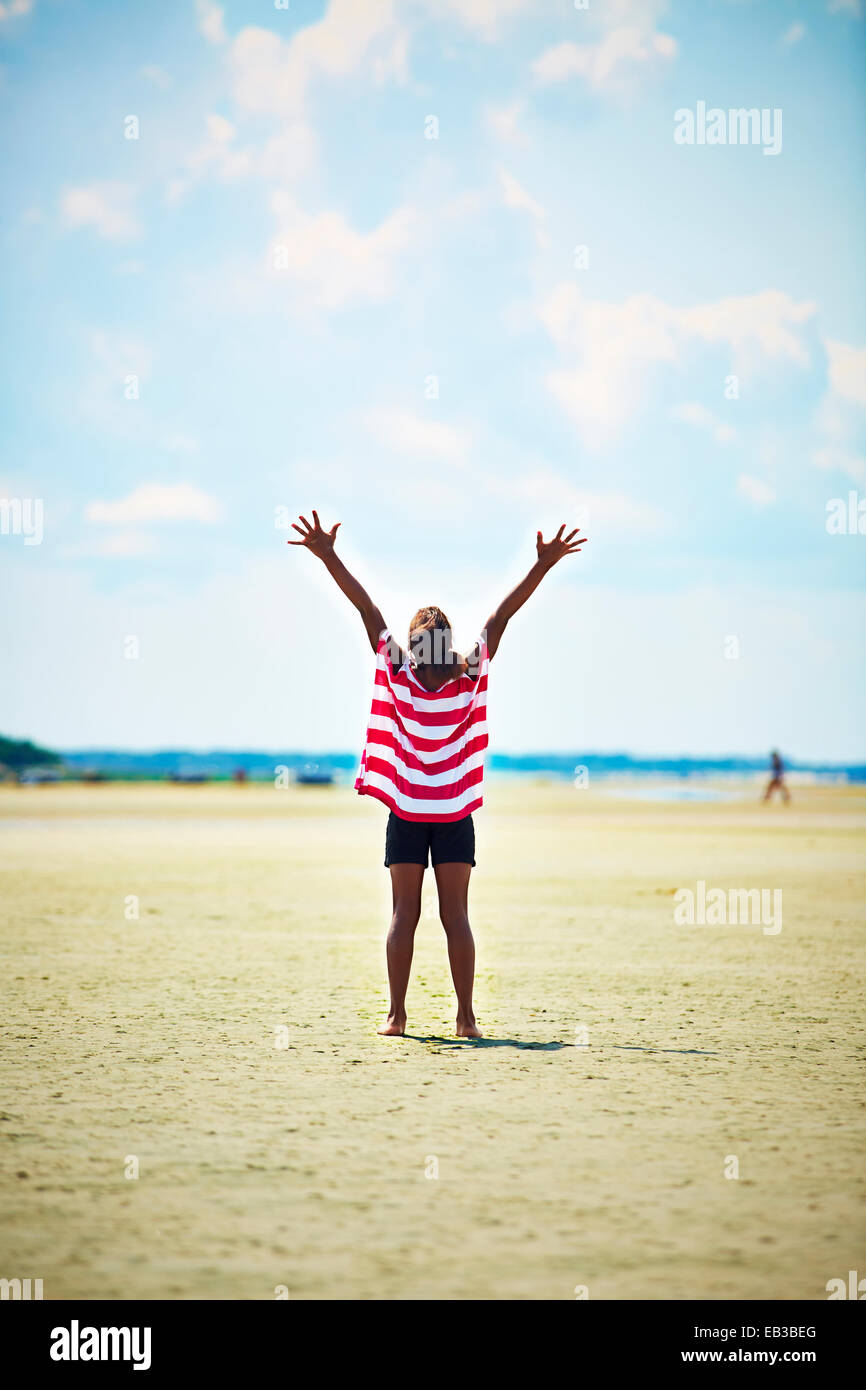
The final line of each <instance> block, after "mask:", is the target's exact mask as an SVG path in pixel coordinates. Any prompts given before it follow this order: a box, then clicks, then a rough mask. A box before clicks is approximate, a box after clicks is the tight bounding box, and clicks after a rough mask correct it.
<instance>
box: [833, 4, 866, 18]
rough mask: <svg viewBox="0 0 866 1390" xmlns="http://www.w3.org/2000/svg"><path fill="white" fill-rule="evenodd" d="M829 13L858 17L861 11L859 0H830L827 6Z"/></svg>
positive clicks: (861, 6)
mask: <svg viewBox="0 0 866 1390" xmlns="http://www.w3.org/2000/svg"><path fill="white" fill-rule="evenodd" d="M827 8H828V9H829V11H830V13H831V14H850V15H853V16H854V18H855V19H859V18H860V16H861V14H862V13H863V5H862V3H861V0H830V3H829V5H828V7H827Z"/></svg>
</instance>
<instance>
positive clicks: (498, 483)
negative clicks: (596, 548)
mask: <svg viewBox="0 0 866 1390" xmlns="http://www.w3.org/2000/svg"><path fill="white" fill-rule="evenodd" d="M485 482H486V484H487V487H488V490H489V491H490V492H492V493H494V494H498V495H499V496H502V497H506V498H508V499H509V500H511V501H513V502H522V503H531V505H532V508H533V511H534V512H536V513H537V514H538V515H539V516H548V517H550V518H551V521H550V523H549V524H550V525H554V524H555V526H559V525H560V523H561V522H563V521H564V522H565V523H566V525H567V527H568V528H569V529H571V527H573V526H579V527H580V529H581V531H586V530H587V529H588V528H590V527H596V528H597V529H598V531H604V532H606V533H608V534H613V533H617V532H619V533H629V534H636V533H639V532H640V533H643V532H647V531H659V530H663V529H664V528H665V527H666V526H667V524H668V522H667V518H666V516H665V514H664V512H662V511H661V510H660V509H659V508H658V507H656V506H653V505H652V504H651V503H648V502H642V501H640V500H639V499H638V498H635V497H629V496H628V495H627V494H625V493H622V492H593V491H589V490H587V489H585V488H581V487H578V486H577V485H575V484H574V483H573V482H571V481H570V480H569V479H568V478H564V477H563V476H562V475H561V474H559V473H555V472H553V471H552V470H551V469H549V468H543V467H541V468H533V470H532V472H531V473H523V474H521V475H520V476H519V477H517V478H502V477H499V476H494V475H492V474H488V475H487V476H486V478H485ZM554 514H555V515H556V518H557V520H556V522H555V523H554V522H553V520H552V518H553V516H554ZM546 539H548V540H549V539H550V538H549V537H546Z"/></svg>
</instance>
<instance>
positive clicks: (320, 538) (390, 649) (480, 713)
mask: <svg viewBox="0 0 866 1390" xmlns="http://www.w3.org/2000/svg"><path fill="white" fill-rule="evenodd" d="M299 519H300V522H301V525H300V526H297V525H294V523H293V526H294V530H296V531H297V532H298V534H299V535H300V536H301V540H299V541H289V542H288V544H289V545H304V546H306V547H307V549H308V550H311V551H312V552H313V554H314V555H317V556H318V557H319V559H320V560H321V561H322V562H323V564H324V566H325V568H326V570H327V571H328V573H329V574H330V575H331V577H332V579H333V580H334V581H335V582H336V584H337V585H338V587H339V588H340V589H342V591H343V593H344V594H345V595H346V598H347V599H348V600H349V602H350V603H352V604H354V606H355V608H357V610H358V612H359V613H360V615H361V618H362V620H363V623H364V627H365V629H366V632H367V637H368V639H369V642H370V646H371V647H372V648H373V651H374V652H375V653H376V676H375V683H374V687H373V704H372V708H371V710H370V720H369V725H368V728H367V740H366V744H365V747H364V752H363V754H362V757H361V767H360V770H359V772H358V776H357V779H356V781H355V789H356V791H358V792H359V793H360V795H361V796H374V797H376V799H377V800H378V801H382V802H384V804H385V805H386V806H387V807H388V808H389V811H390V815H389V817H388V825H387V828H386V831H385V867H386V868H388V869H390V871H391V894H392V900H393V913H392V917H391V926H390V929H389V931H388V940H387V958H388V980H389V983H390V987H391V1002H390V1005H389V1008H388V1017H387V1019H386V1021H385V1022H384V1023H383V1024H382V1026H381V1028H380V1029H379V1032H380V1033H383V1034H385V1035H386V1036H394V1037H397V1036H400V1035H401V1034H403V1033H405V1031H406V990H407V988H408V985H409V972H410V970H411V967H412V953H413V949H414V943H415V928H416V927H417V925H418V919H419V917H420V915H421V884H422V881H423V878H424V870H425V869H426V868H427V862H428V854H429V857H430V860H431V862H432V864H433V873H434V874H435V876H436V891H437V893H438V895H439V916H440V918H441V920H442V925H443V927H444V928H445V935H446V937H447V939H448V959H449V962H450V965H451V978H452V980H453V981H454V989H455V992H456V994H457V1026H456V1033H457V1036H458V1037H459V1038H480V1037H481V1032H480V1029H479V1028H478V1025H477V1023H476V1022H475V1014H474V1012H473V1005H472V990H473V984H474V979H475V942H474V940H473V937H472V931H471V928H470V926H469V909H468V896H469V875H470V873H471V872H472V869H473V867H474V865H475V827H474V825H473V822H472V812H473V811H476V810H477V809H478V807H479V806H480V805H481V802H482V785H481V784H482V779H483V776H484V750H485V748H486V747H487V675H488V669H489V665H490V661H491V659H492V658H493V657H494V656H495V654H496V650H497V648H498V646H499V643H500V641H501V639H502V634H503V632H504V631H505V627H506V625H507V623H508V621H509V619H511V618H513V617H514V614H515V613H516V612H517V610H518V609H519V608H522V607H523V605H524V603H525V602H526V600H527V599H528V598H529V596H530V594H532V593H534V591H535V590H536V589H537V587H538V585H539V584H540V583H541V581H542V579H543V578H544V576H545V575H546V574H547V572H548V570H550V569H552V568H553V566H554V565H555V564H556V563H557V561H558V560H561V559H562V558H563V556H564V555H572V554H574V552H575V551H577V550H579V548H580V546H582V545H583V544H584V541H585V539H586V538H585V537H583V538H582V539H581V540H576V539H575V537H576V536H577V534H578V533H577V528H575V530H573V531H570V532H569V533H568V535H565V534H564V532H565V526H564V525H562V526H560V528H559V530H558V531H557V533H556V535H555V536H554V537H553V540H550V541H547V542H545V541H544V540H543V538H542V535H541V532H540V531H539V532H538V536H537V541H536V550H537V552H538V558H537V560H536V561H535V564H534V565H533V566H532V568H531V570H530V571H529V573H528V574H527V576H526V578H525V579H523V580H521V582H520V583H519V584H518V585H517V587H516V588H515V589H512V591H511V593H510V594H509V595H508V597H507V598H505V599H503V601H502V603H500V605H499V607H498V608H497V609H496V610H495V612H493V613H492V614H491V615H490V617H489V618H488V620H487V624H486V626H485V628H484V631H483V632H482V633H481V635H480V636H479V638H478V641H477V642H476V643H475V646H474V647H473V648H472V650H471V652H470V653H469V655H468V656H461V655H460V654H459V652H455V651H454V650H453V648H452V645H451V641H452V637H451V624H450V622H449V621H448V619H447V618H446V616H445V614H444V613H443V612H442V610H441V608H436V607H434V606H430V607H427V608H419V609H418V612H417V613H416V614H415V616H414V618H413V619H412V621H411V623H410V624H409V651H408V653H407V652H405V651H403V649H402V648H401V647H400V646H399V644H398V643H397V642H396V640H395V638H394V637H393V636H392V634H391V632H390V630H389V629H388V627H387V626H386V625H385V619H384V618H383V617H382V614H381V612H380V611H379V609H378V608H377V607H376V605H375V604H374V603H373V600H372V599H371V598H370V596H369V594H368V593H367V592H366V590H365V589H363V588H362V587H361V585H360V584H359V583H358V580H357V579H355V578H354V577H353V576H352V575H351V574H350V573H349V571H348V570H347V569H346V566H345V565H344V564H343V562H342V560H340V559H339V558H338V557H337V555H336V553H335V551H334V541H335V539H336V535H337V527H338V526H339V525H340V523H339V522H337V523H336V525H335V526H332V527H331V529H330V531H325V530H323V529H322V527H321V525H320V524H319V518H318V515H317V513H316V512H313V525H312V526H311V525H310V523H309V522H308V521H307V519H306V517H303V516H302V517H300V518H299Z"/></svg>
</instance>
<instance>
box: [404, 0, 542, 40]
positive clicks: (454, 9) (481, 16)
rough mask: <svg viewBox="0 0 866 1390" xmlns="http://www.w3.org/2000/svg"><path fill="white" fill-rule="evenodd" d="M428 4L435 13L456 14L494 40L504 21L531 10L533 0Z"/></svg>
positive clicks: (449, 0)
mask: <svg viewBox="0 0 866 1390" xmlns="http://www.w3.org/2000/svg"><path fill="white" fill-rule="evenodd" d="M427 4H428V6H429V8H430V9H431V10H432V12H433V14H434V15H438V14H442V15H444V16H446V17H449V18H450V17H451V16H454V18H456V19H459V20H460V23H461V24H463V25H465V27H466V28H467V29H474V30H476V31H477V32H478V33H479V34H480V35H481V37H482V38H484V39H487V40H491V41H492V40H493V39H496V38H498V37H499V34H500V33H501V31H502V26H503V21H504V20H507V19H511V18H512V16H513V15H516V14H519V13H520V12H521V11H522V10H526V11H531V9H532V4H533V0H427Z"/></svg>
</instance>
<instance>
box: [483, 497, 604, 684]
mask: <svg viewBox="0 0 866 1390" xmlns="http://www.w3.org/2000/svg"><path fill="white" fill-rule="evenodd" d="M578 529H579V528H578V527H575V528H574V530H573V531H569V533H568V535H567V536H564V535H563V532H564V530H565V522H563V524H562V525H561V526H560V528H559V530H558V531H557V533H556V535H555V536H554V537H553V540H550V541H546V542H545V540H544V538H543V536H542V534H541V532H540V531H539V532H538V536H537V539H536V549H537V551H538V559H537V560H536V562H535V564H534V565H533V566H532V569H531V570H530V571H529V573H528V574H527V576H526V578H525V579H521V581H520V583H519V584H518V585H517V586H516V587H515V588H513V589H512V590H511V593H510V594H508V595H507V597H506V598H504V599H503V600H502V602H501V603H500V605H499V607H498V608H497V609H496V610H495V612H493V613H491V615H490V617H489V618H488V619H487V625H486V627H485V629H484V633H485V637H486V640H487V652H488V655H489V656H491V657H492V656H494V655H495V653H496V649H497V647H498V646H499V643H500V641H501V640H502V634H503V632H504V631H505V628H506V626H507V624H508V621H509V619H510V618H513V617H514V615H515V613H516V612H517V610H518V609H519V608H522V607H523V605H524V603H525V602H526V600H527V599H528V598H529V596H530V594H534V593H535V590H536V589H537V588H538V586H539V584H540V583H541V581H542V579H543V578H544V576H545V575H546V574H547V571H548V570H550V569H553V566H554V565H555V564H556V563H557V561H559V560H561V559H562V557H563V555H573V554H574V552H575V551H577V550H579V549H580V547H581V546H582V545H584V544H585V543H586V539H587V538H586V536H582V537H581V539H580V540H575V536H576V535H577V534H578ZM480 655H481V653H480V648H479V647H476V648H475V651H474V652H472V653H471V655H470V656H469V657H468V659H467V661H468V665H469V667H470V669H471V667H472V665H473V658H475V663H474V664H475V668H476V670H477V665H478V660H479V659H480Z"/></svg>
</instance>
